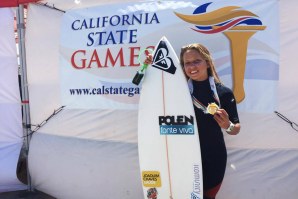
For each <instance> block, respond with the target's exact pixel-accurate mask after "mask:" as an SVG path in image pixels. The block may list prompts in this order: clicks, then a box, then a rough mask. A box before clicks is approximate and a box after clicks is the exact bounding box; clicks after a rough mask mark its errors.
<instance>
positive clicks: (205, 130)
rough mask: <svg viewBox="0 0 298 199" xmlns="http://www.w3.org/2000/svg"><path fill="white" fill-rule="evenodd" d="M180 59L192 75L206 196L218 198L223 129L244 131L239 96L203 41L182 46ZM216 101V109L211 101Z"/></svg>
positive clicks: (224, 158)
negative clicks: (219, 72) (211, 110)
mask: <svg viewBox="0 0 298 199" xmlns="http://www.w3.org/2000/svg"><path fill="white" fill-rule="evenodd" d="M180 62H181V66H182V67H183V70H184V72H185V74H186V76H187V77H188V78H189V80H188V83H189V88H190V92H191V95H192V98H193V102H194V107H195V114H196V119H197V124H198V132H199V137H200V144H201V156H202V165H203V189H204V199H214V198H215V196H216V194H217V192H218V191H219V189H220V186H221V183H222V180H223V178H224V174H225V170H226V163H227V150H226V146H225V142H224V138H223V133H222V129H224V130H225V131H226V132H227V133H228V134H230V135H236V134H238V133H239V131H240V123H239V118H238V113H237V107H236V100H235V98H234V95H233V92H232V91H231V90H230V89H229V88H227V87H225V86H224V85H223V84H221V82H220V80H219V77H218V75H217V73H216V70H215V66H214V63H213V60H212V58H211V55H210V53H209V51H208V49H207V48H206V47H204V46H203V45H201V44H196V43H195V44H190V45H187V46H185V47H183V48H182V49H181V53H180ZM212 103H215V104H216V105H217V106H218V108H216V109H215V113H212V114H210V113H208V110H207V109H208V108H209V107H208V105H209V104H212Z"/></svg>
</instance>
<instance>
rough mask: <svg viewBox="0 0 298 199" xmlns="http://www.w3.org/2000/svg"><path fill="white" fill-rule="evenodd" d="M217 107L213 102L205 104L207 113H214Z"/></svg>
mask: <svg viewBox="0 0 298 199" xmlns="http://www.w3.org/2000/svg"><path fill="white" fill-rule="evenodd" d="M218 109H219V107H218V106H217V104H215V103H214V102H212V103H210V104H208V106H207V113H209V114H211V115H214V113H216V111H217V110H218Z"/></svg>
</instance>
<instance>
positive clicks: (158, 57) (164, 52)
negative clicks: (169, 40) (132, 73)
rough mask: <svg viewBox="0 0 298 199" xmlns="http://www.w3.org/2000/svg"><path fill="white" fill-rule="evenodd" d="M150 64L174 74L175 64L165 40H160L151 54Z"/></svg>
mask: <svg viewBox="0 0 298 199" xmlns="http://www.w3.org/2000/svg"><path fill="white" fill-rule="evenodd" d="M152 66H153V67H155V68H158V69H161V70H163V71H165V72H168V73H171V74H175V72H176V66H175V64H174V62H173V60H172V58H171V57H170V56H169V49H168V46H167V44H166V41H163V40H161V41H160V42H159V44H158V46H157V48H156V51H155V53H154V56H153V63H152Z"/></svg>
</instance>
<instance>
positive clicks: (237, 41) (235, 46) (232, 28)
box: [175, 2, 266, 103]
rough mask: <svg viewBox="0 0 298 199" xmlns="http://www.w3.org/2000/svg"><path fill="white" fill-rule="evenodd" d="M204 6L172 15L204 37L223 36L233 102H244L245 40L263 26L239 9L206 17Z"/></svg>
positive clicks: (252, 16)
mask: <svg viewBox="0 0 298 199" xmlns="http://www.w3.org/2000/svg"><path fill="white" fill-rule="evenodd" d="M211 3H212V2H210V3H206V4H203V5H201V6H199V7H198V8H196V9H195V11H194V12H193V14H192V15H185V14H180V13H177V12H175V14H176V16H177V17H179V18H180V19H182V20H183V21H185V22H188V23H191V24H195V25H196V26H195V27H196V28H191V29H192V30H194V31H196V32H199V33H203V34H214V33H219V32H223V34H224V35H225V36H226V37H227V38H228V39H229V41H230V45H231V54H232V77H233V93H234V95H235V98H236V102H237V103H240V102H241V101H243V100H244V98H245V91H244V74H245V66H246V55H247V46H248V40H249V39H250V37H252V36H253V35H254V34H255V33H256V32H257V31H260V30H264V29H265V28H266V26H263V25H262V22H261V21H260V20H259V19H257V18H258V16H257V15H256V14H254V13H252V12H250V11H247V10H243V9H241V8H240V7H238V6H226V7H223V8H219V9H217V10H214V11H211V12H208V13H207V7H208V6H209V5H210V4H211Z"/></svg>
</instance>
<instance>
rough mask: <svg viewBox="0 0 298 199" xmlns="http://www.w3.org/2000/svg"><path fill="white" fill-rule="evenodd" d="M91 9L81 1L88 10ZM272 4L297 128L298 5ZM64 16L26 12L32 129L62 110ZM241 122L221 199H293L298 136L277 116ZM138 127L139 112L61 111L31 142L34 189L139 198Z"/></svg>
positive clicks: (282, 90) (281, 97)
mask: <svg viewBox="0 0 298 199" xmlns="http://www.w3.org/2000/svg"><path fill="white" fill-rule="evenodd" d="M48 2H49V3H51V2H53V3H55V6H56V7H57V8H60V9H72V8H74V7H76V6H78V5H75V4H71V3H70V2H67V1H63V2H64V3H61V4H59V3H58V2H55V1H48ZM87 2H88V1H84V6H86V4H87ZM90 2H91V4H90V5H92V6H93V5H96V4H95V2H92V1H90ZM272 2H274V3H276V4H278V6H279V9H280V15H279V18H280V38H281V45H280V49H281V50H280V74H279V82H278V99H277V101H278V103H279V105H278V108H277V111H279V112H281V113H283V114H285V115H286V116H287V117H288V118H289V119H292V120H294V121H295V120H297V119H296V118H295V115H297V108H295V107H297V105H298V92H297V89H295V86H297V78H295V76H294V75H295V74H296V73H297V67H295V64H294V63H295V55H294V56H293V52H295V49H296V48H297V47H298V42H297V41H296V40H295V38H297V36H298V35H297V28H296V27H295V26H293V24H295V18H296V17H298V14H297V12H296V11H295V7H296V6H297V3H296V2H295V1H292V0H285V1H283V2H282V3H281V2H278V1H275V0H272V1H271V3H272ZM66 4H67V6H66V7H63V5H66ZM59 5H60V6H59ZM62 14H63V13H61V12H59V11H55V10H51V9H49V8H46V7H42V6H36V5H31V6H30V8H29V11H28V23H27V37H26V40H27V64H28V81H29V93H30V107H31V121H32V124H38V123H41V122H42V121H43V120H44V119H46V118H47V117H48V116H49V115H51V114H52V112H53V110H54V109H57V108H59V107H60V106H62V105H63V104H61V101H60V97H59V96H60V88H59V81H58V79H59V54H58V53H59V49H58V47H59V42H60V41H59V40H60V20H61V17H62ZM45 22H46V23H45ZM268 103H270V102H268ZM240 120H241V124H242V130H241V133H240V134H239V135H237V136H233V137H231V136H226V137H225V139H226V143H227V147H228V166H227V171H226V176H225V179H224V182H223V186H222V189H221V190H220V193H219V195H218V199H239V198H241V199H251V198H255V199H263V198H264V199H266V198H270V199H280V198H291V199H292V198H295V197H296V196H297V195H298V190H297V189H296V187H295V184H297V182H298V169H297V163H298V153H297V150H298V149H297V148H298V134H297V132H296V131H294V130H293V129H292V128H291V127H290V126H289V124H287V123H286V122H285V121H283V120H281V119H280V118H278V117H277V116H276V115H275V114H274V113H266V114H256V113H244V112H241V113H240ZM136 122H137V112H136V111H123V110H122V111H119V110H83V109H81V110H80V109H75V110H63V111H61V112H60V113H59V114H58V115H56V116H54V117H53V118H52V119H51V120H50V121H49V122H48V123H47V124H45V125H44V126H43V127H42V128H41V129H40V130H39V131H38V132H37V133H35V134H34V136H33V137H32V140H31V144H30V154H29V164H30V165H29V169H30V173H31V176H32V180H33V185H34V186H35V187H36V188H37V189H39V190H41V191H43V192H45V193H48V194H50V195H53V196H55V197H57V198H99V197H100V198H129V199H132V198H135V199H139V198H142V189H141V180H140V176H139V167H138V156H137V135H136ZM116 123H117V125H116ZM296 123H297V121H296ZM99 132H100V133H99Z"/></svg>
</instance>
